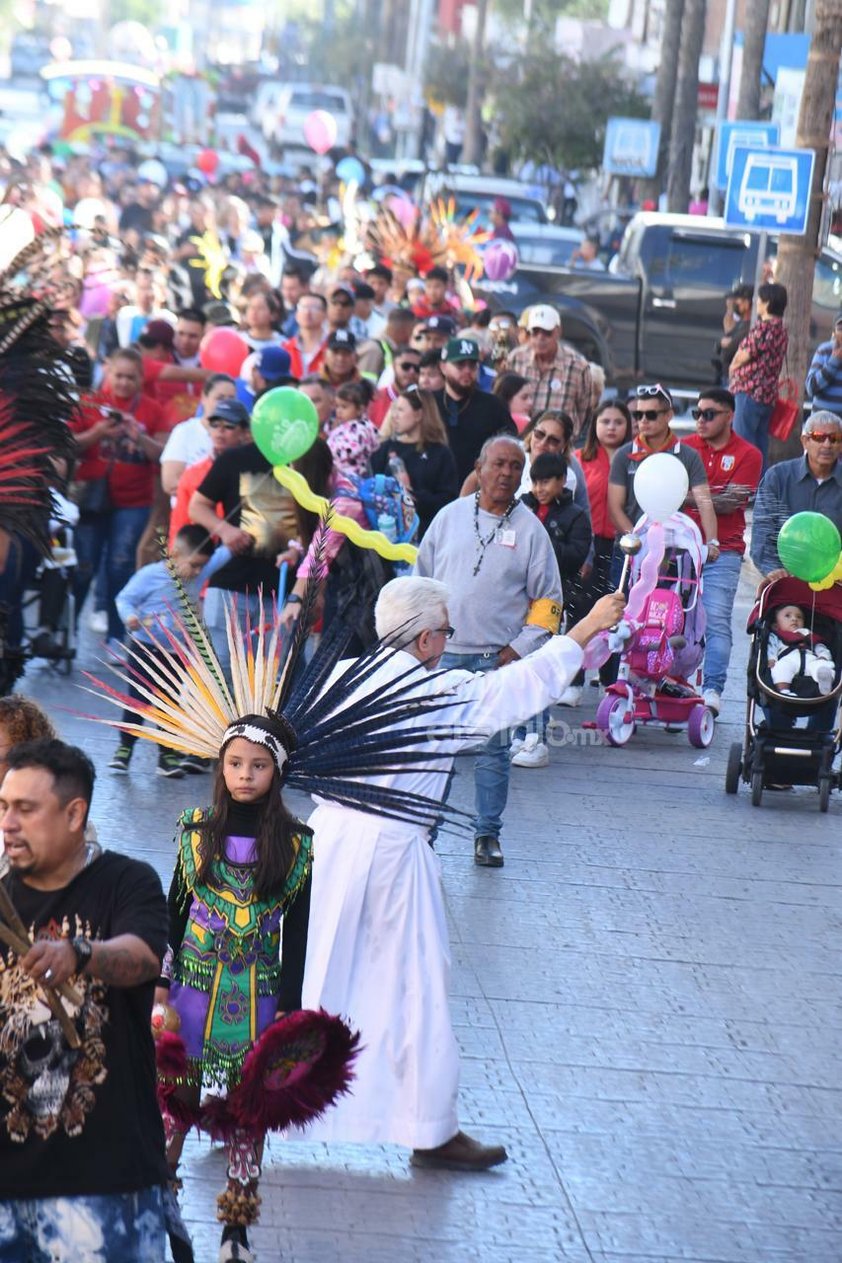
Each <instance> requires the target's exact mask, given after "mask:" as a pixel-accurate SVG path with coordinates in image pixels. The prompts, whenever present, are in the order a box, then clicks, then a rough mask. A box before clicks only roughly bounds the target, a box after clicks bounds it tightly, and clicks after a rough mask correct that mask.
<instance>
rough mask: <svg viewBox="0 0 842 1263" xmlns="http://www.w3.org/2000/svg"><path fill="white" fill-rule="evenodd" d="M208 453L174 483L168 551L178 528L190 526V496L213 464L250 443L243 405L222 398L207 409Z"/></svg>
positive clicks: (220, 515) (220, 514)
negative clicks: (209, 443) (233, 448)
mask: <svg viewBox="0 0 842 1263" xmlns="http://www.w3.org/2000/svg"><path fill="white" fill-rule="evenodd" d="M207 427H208V433H209V435H210V440H211V450H210V452H209V454H208V455H207V456H204V457H202V458H201V459H200V460H198V461H195V462H193V463H192V464H190V465H187V466H186V468H185V469H184V470H183V471H182V473H181V475H180V476H179V479H178V482H177V483H176V488H175V496H174V498H173V502H172V507H171V508H170V524H169V534H168V539H169V546H170V548H172V546H173V543H174V541H175V537H176V535H177V534H178V532H179V531H180V530H181V528H182V526H187V525H188V524H189V522H190V513H189V511H188V506H189V504H190V500H191V497H192V495H193V492H194V491H196V490H197V489H198V487H199V485H200V483H201V482H202V481H203V479H204V477H205V475H206V474H207V472H208V470H209V469H210V468H211V466H212V465H213V462H214V461H215V460H216V458H217V457H218V456H221V455H222V453H223V452H227V451H228V450H229V449H230V448H232V447H240V446H241V445H242V444H243V443H248V442H249V440H250V439H251V427H250V419H249V412H248V409H247V408H246V406H245V404H242V403H240V401H239V399H234V398H233V397H228V396H225V397H222V398H220V399H219V400H218V401H217V403H216V404H214V405H213V407H212V409H211V414H210V416H209V417H208V418H207ZM216 514H217V517H222V507H221V506H220V505H217V507H216Z"/></svg>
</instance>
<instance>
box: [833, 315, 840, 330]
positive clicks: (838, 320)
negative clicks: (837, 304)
mask: <svg viewBox="0 0 842 1263" xmlns="http://www.w3.org/2000/svg"><path fill="white" fill-rule="evenodd" d="M840 325H842V311H840V312H839V313H838V314H837V317H836V319H835V320H834V322H833V327H834V329H838V328H839V326H840Z"/></svg>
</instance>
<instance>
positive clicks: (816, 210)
mask: <svg viewBox="0 0 842 1263" xmlns="http://www.w3.org/2000/svg"><path fill="white" fill-rule="evenodd" d="M840 49H842V0H816V8H815V18H814V24H813V35H812V39H811V41H810V53H809V56H808V58H807V74H806V77H805V79H804V92H803V95H802V97H801V109H800V111H799V114H798V131H797V133H796V137H795V145H796V148H798V149H814V150H815V151H816V164H815V168H814V171H813V187H812V189H811V197H810V217H809V220H808V223H807V231H806V232H805V233H804V236H803V237H792V236H784V237H781V241H780V245H779V247H778V262H777V267H776V270H775V279H776V280H777V281H779V282H780V284H781V285H785V286H786V291H787V295H788V299H789V302H788V305H787V312H786V316H787V319H786V323H787V328H788V330H789V351H788V353H787V358H788V365H787V369H788V373H789V375H790V376H792V377H794V378H795V380H796V382H797V383H798V384H799V389H800V387H801V384H802V383H803V381H804V378H805V376H806V373H807V368H808V364H809V360H810V356H811V353H812V350H813V347H812V343H811V341H810V318H811V315H812V303H813V280H814V277H815V271H816V255H817V253H818V248H819V244H820V241H821V228H822V211H823V208H824V192H823V191H824V182H825V175H826V171H827V160H828V149H829V147H830V129H831V125H832V122H833V115H834V110H835V107H836V83H837V80H838V78H839V54H840ZM793 448H794V451H793V454H794V453H795V451H800V443H799V440H798V435H797V434H796V435H794V436H793Z"/></svg>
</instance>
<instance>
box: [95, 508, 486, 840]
mask: <svg viewBox="0 0 842 1263" xmlns="http://www.w3.org/2000/svg"><path fill="white" fill-rule="evenodd" d="M323 526H324V524H323ZM324 534H325V535H326V530H325V531H324ZM316 552H317V557H316V565H315V566H314V573H315V574H316V575H318V573H319V570H320V566H319V564H318V547H317V550H316ZM318 586H319V584H318V581H317V580H315V579H314V580H313V581H312V582H311V583H309V584H308V586H307V592H306V594H305V597H304V599H303V601H302V612H301V615H300V618H299V624H300V635H299V636H297V637H294V638H293V641H292V644H291V647H290V649H289V650H288V651H285V646H284V637H283V634H282V630H281V626H280V623H279V620H278V614H277V609H276V607H275V605H274V603H273V604H272V605H271V606H264V604H263V602H262V601H261V602H260V607H259V609H258V612H257V616H256V619H255V620H254V621H252V620H251V619H250V618H246V619H245V624H244V626H242V625H241V620H240V617H239V613H238V610H237V606H236V601H234V600H232V602H231V604H230V606H229V610H228V614H227V623H226V634H227V641H228V650H229V654H230V660H231V667H230V685H229V683H228V681H227V680H226V677H225V673H224V671H223V669H222V667H221V665H220V663H219V659H218V657H217V655H216V653H215V651H214V648H213V645H212V643H211V641H210V638H209V636H208V634H207V632H206V630H205V628H204V627H203V626H202V624H201V621H200V620H199V618H198V615H197V614H196V612H195V610H194V609H193V607H192V605H191V604H190V602H189V598H188V597H187V594H186V593H185V592H184V590H183V587H181V588H179V597H180V600H181V605H182V611H183V612H182V613H181V614H178V613H175V612H174V611H171V612H170V613H169V615H168V619H167V625H165V624H164V623H163V621H161V620H159V621H158V625H157V626H156V627H154V628H152V629H150V628H146V630H145V634H146V635H147V636H148V637H149V642H148V643H146V642H144V641H141V640H138V639H133V640H132V642H131V644H130V646H129V648H128V662H126V663H123V662H120V661H117V662H115V663H113V664H112V666H111V670H112V672H113V674H114V675H115V676H116V677H117V678H118V679H119V680H121V681H122V682H123V683H124V684H125V685H129V686H131V685H133V686H134V688H135V690H136V692H137V693H138V694H139V695H140V699H139V700H138V698H136V697H132V696H130V695H129V693H128V692H127V691H124V690H121V689H119V688H115V687H112V686H111V685H109V684H107V683H105V682H104V681H102V680H99V679H97V678H96V677H95V676H94V675H91V674H90V673H88V672H86V673H85V675H86V677H87V679H88V680H89V681H90V683H91V685H92V686H93V687H91V688H89V689H88V690H87V691H88V692H91V693H93V694H94V695H96V696H99V697H101V698H104V699H105V700H106V701H108V702H110V703H111V704H112V705H114V706H118V707H120V709H121V710H124V711H128V712H130V713H131V714H134V715H136V716H137V718H138V721H142V722H137V723H135V722H132V721H127V720H126V719H124V718H120V719H114V720H111V719H100V718H98V717H95V716H89V718H91V719H95V721H96V722H98V723H104V724H108V725H109V726H111V727H115V728H118V729H120V730H121V731H123V732H130V733H132V734H134V735H135V736H137V737H141V738H143V739H145V740H147V741H152V742H155V743H156V744H158V745H161V746H164V747H166V748H168V749H171V750H176V751H179V752H180V753H182V754H195V755H199V756H201V757H202V758H211V759H213V758H216V757H217V756H218V755H219V752H220V748H221V747H222V746H223V744H224V743H225V742H226V741H227V740H230V737H231V731H230V730H231V728H232V726H235V725H240V724H243V723H245V724H246V725H249V724H254V723H262V724H265V725H267V726H269V727H270V728H272V729H273V731H274V732H275V733H276V735H277V740H278V741H279V742H280V743H281V744H282V746H283V747H284V751H285V755H286V757H285V758H284V759H283V760H282V761H281V763H280V764H279V766H280V767H281V771H282V777H283V782H284V784H286V785H288V786H289V787H290V788H292V789H299V790H301V791H302V792H303V793H307V794H315V795H318V796H319V797H322V798H326V799H329V800H331V801H333V802H337V803H341V804H343V805H345V806H348V807H352V808H354V809H355V810H358V811H366V812H371V813H374V814H378V815H384V816H388V817H390V818H393V819H398V820H403V821H406V822H411V823H414V824H416V825H418V826H419V827H421V828H426V827H430V826H432V825H433V824H435V823H440V824H443V825H445V826H446V825H447V824H448V823H450V824H452V823H454V822H455V821H457V820H461V819H463V818H464V819H467V813H465V812H462V811H460V810H459V809H457V808H453V807H450V806H445V805H443V804H442V803H441V802H440V801H439V800H438V799H432V798H428V797H425V796H424V795H423V794H417V793H413V792H410V791H408V790H407V789H404V788H403V787H402V786H401V785H400V784H399V783H398V784H388V783H383V782H384V780H385V781H388V780H390V779H392V778H395V777H396V776H398V775H399V774H401V773H403V774H412V773H416V774H417V773H419V772H425V771H429V772H433V773H436V772H441V771H442V770H446V766H449V762H450V759H452V757H453V754H454V753H458V752H461V751H460V750H457V749H456V747H459V746H462V745H464V744H465V743H468V742H479V741H481V740H482V739H483V735H482V734H480V733H478V732H474V730H472V729H469V728H465V727H462V726H459V725H453V724H450V723H448V719H447V716H448V711H449V709H450V708H451V707H453V706H457V705H459V704H460V703H459V699H458V698H456V697H455V696H454V695H453V693H452V690H451V689H450V688H449V687H448V685H447V684H446V683H442V687H441V689H440V690H438V691H437V690H436V689H435V687H433V688H432V689H431V688H430V684H431V682H432V683H433V684H434V683H435V681H436V680H437V679H439V678H441V677H443V676H447V675H448V674H449V673H448V672H442V671H428V669H427V666H426V664H425V663H423V662H419V661H417V660H415V659H414V658H410V657H409V656H408V655H403V657H402V659H401V663H403V662H404V661H406V662H407V663H409V665H408V666H406V667H403V668H402V669H401V670H400V671H399V672H398V673H397V674H394V672H388V673H387V674H386V677H383V676H382V675H381V674H380V673H381V672H382V669H383V667H384V665H385V664H386V663H387V662H388V661H389V660H390V659H392V658H393V657H394V655H395V654H396V653H399V652H400V651H399V650H395V649H391V648H389V647H388V646H384V645H382V644H380V645H375V646H373V647H372V648H371V649H370V650H368V651H367V652H366V653H365V654H363V656H362V657H361V658H358V659H354V660H351V661H346V662H345V663H341V662H340V659H341V657H342V654H343V652H344V650H345V648H346V646H347V642H348V635H349V633H348V632H347V631H346V629H344V628H343V627H342V626H341V624H340V625H339V626H338V627H337V628H333V629H331V630H330V631H329V632H328V634H327V635H326V636H325V637H324V639H323V641H322V644H321V645H320V647H319V649H318V651H317V652H316V654H315V655H314V657H313V659H312V661H311V662H310V664H309V665H308V666H307V668H306V669H305V670H304V672H303V673H302V672H300V671H297V670H296V666H297V663H298V662H299V661H300V656H301V651H302V649H303V647H304V644H305V641H306V628H307V624H308V621H309V616H310V612H311V610H312V607H313V602H314V600H315V596H316V594H317V591H318ZM267 615H268V617H267ZM421 685H423V688H419V686H421ZM249 717H251V718H250V719H249ZM237 735H240V734H237ZM243 735H245V734H243ZM250 739H254V738H250ZM442 743H444V744H442Z"/></svg>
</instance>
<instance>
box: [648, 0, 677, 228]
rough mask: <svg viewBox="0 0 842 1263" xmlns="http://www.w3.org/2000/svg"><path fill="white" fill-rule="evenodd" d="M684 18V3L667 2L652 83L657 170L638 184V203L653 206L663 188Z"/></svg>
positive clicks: (672, 0) (675, 0) (671, 0)
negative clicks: (657, 135) (657, 137)
mask: <svg viewBox="0 0 842 1263" xmlns="http://www.w3.org/2000/svg"><path fill="white" fill-rule="evenodd" d="M683 17H684V0H667V7H666V12H665V14H664V29H663V37H662V39H661V60H660V62H659V64H658V77H657V79H656V81H655V97H654V100H653V102H652V122H653V123H660V124H661V144H660V148H659V150H658V168H657V171H656V172H655V175H654V176H653V178H652V179H651V180H642V181H641V182H640V200H641V201H642V202H643V201H646V200H647V199H651V201H653V202H655V203H656V204H657V202H658V198H659V197H660V196H661V192H662V191H663V187H664V174H665V172H666V169H667V161H668V159H669V147H670V130H671V127H672V112H673V107H674V105H675V85H676V81H677V79H678V52H679V49H680V47H681V22H682V19H683Z"/></svg>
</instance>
